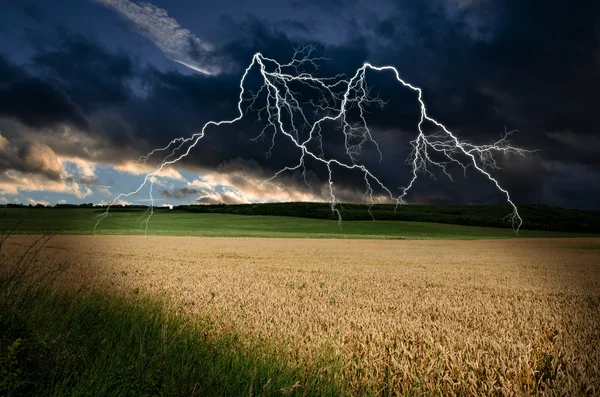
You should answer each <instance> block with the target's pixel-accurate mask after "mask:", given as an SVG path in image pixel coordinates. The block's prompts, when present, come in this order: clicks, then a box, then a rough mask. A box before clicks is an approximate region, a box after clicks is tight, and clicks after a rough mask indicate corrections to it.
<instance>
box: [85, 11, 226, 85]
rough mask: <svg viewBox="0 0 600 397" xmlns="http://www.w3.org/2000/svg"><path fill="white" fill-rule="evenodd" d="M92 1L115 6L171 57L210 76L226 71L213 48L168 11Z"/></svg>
mask: <svg viewBox="0 0 600 397" xmlns="http://www.w3.org/2000/svg"><path fill="white" fill-rule="evenodd" d="M93 1H95V2H96V3H100V4H102V5H104V6H106V7H108V8H112V9H113V10H115V11H117V12H118V13H119V14H121V15H122V16H123V17H124V18H126V19H127V20H129V21H130V22H132V24H133V26H134V28H135V29H136V31H137V32H138V33H140V34H141V35H143V36H145V37H146V38H148V39H149V40H151V41H152V42H153V43H154V44H155V45H156V46H157V47H158V48H159V49H160V50H161V51H162V52H163V53H164V54H165V55H166V56H167V57H168V58H169V59H171V60H173V61H175V62H178V63H180V64H182V65H185V66H187V67H189V68H191V69H193V70H195V71H197V72H200V73H204V74H208V75H215V74H219V73H221V72H222V71H223V60H222V59H221V57H220V56H218V55H217V54H215V51H214V47H213V46H212V45H211V44H210V43H207V42H205V41H203V40H202V39H200V38H198V37H197V36H195V35H194V34H193V33H192V32H190V31H189V30H188V29H185V28H183V27H181V25H179V23H178V22H177V21H176V20H175V19H174V18H171V17H170V16H169V15H168V13H167V11H166V10H164V9H162V8H159V7H156V6H155V5H153V4H150V3H144V2H139V3H134V2H132V1H129V0H93Z"/></svg>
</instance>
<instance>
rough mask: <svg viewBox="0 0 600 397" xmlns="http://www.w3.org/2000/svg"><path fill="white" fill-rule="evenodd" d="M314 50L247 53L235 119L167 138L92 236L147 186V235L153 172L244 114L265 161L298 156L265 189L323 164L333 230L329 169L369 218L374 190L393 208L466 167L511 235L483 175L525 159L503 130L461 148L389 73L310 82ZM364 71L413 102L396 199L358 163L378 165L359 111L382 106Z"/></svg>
mask: <svg viewBox="0 0 600 397" xmlns="http://www.w3.org/2000/svg"><path fill="white" fill-rule="evenodd" d="M314 50H315V47H313V46H306V47H301V48H297V49H296V51H295V52H294V55H293V57H292V60H291V61H290V62H288V63H285V64H281V63H279V62H277V61H276V60H274V59H271V58H268V57H265V56H264V55H262V54H261V53H255V54H254V56H253V57H252V62H251V63H250V64H249V65H248V67H247V68H246V69H245V71H244V73H243V75H242V78H241V80H240V84H239V87H240V94H239V100H238V103H237V111H238V112H237V116H236V117H234V118H232V119H230V120H221V121H209V122H207V123H206V124H205V125H204V126H203V127H202V129H201V130H200V131H199V132H197V133H195V134H193V135H191V136H189V137H187V138H183V137H180V138H175V139H173V140H172V141H171V142H169V144H168V145H166V146H165V147H163V148H159V149H155V150H153V151H151V152H150V153H148V154H146V155H145V156H141V157H140V158H139V159H138V162H142V163H146V161H147V160H149V159H150V158H151V157H153V156H156V155H157V154H158V153H163V152H166V153H167V155H166V156H165V157H163V158H162V160H161V161H160V162H159V163H158V166H156V168H155V169H154V171H152V172H149V173H148V174H147V175H146V176H145V177H144V179H143V181H142V183H141V184H140V186H139V187H138V188H137V189H135V190H133V191H131V192H128V193H121V194H119V195H118V196H116V197H115V198H114V199H113V200H112V202H111V203H110V204H109V205H108V206H107V208H106V211H104V212H103V213H102V214H100V215H99V216H98V218H97V222H96V225H95V226H94V233H95V232H96V229H97V227H98V225H99V224H100V222H101V221H102V220H103V219H105V218H106V217H107V216H108V213H109V210H110V208H111V206H112V205H114V204H115V203H117V202H118V201H119V200H120V199H123V198H125V197H130V196H132V195H137V194H138V193H139V192H140V191H141V190H142V189H143V188H144V187H147V186H148V187H149V191H150V202H151V204H150V206H149V208H148V211H147V215H146V218H145V219H144V221H143V222H142V227H144V229H145V233H147V231H148V223H149V221H150V218H151V216H152V214H153V208H154V203H153V196H152V189H153V187H154V182H155V180H156V178H157V177H159V174H160V173H161V171H163V170H164V169H165V167H168V166H170V165H173V164H175V163H177V162H178V161H180V160H181V159H183V158H184V157H186V156H188V155H189V154H190V152H191V151H192V149H193V148H194V147H195V146H196V145H197V144H198V143H199V142H200V141H201V140H202V138H203V137H204V136H205V134H206V133H207V130H208V129H209V128H210V127H219V126H222V125H225V124H234V123H236V122H237V121H240V120H241V119H242V118H243V117H244V116H245V115H246V114H247V113H248V112H249V111H255V112H256V113H257V114H258V120H259V121H262V120H265V121H266V123H265V126H264V128H263V129H262V131H261V132H260V134H259V135H258V136H256V137H255V138H253V140H257V139H265V138H266V137H267V136H268V134H269V133H270V132H271V147H270V148H269V151H268V152H267V155H270V154H271V151H272V150H273V149H274V148H275V137H276V136H277V135H283V136H284V137H285V138H286V139H288V140H289V141H290V142H291V143H292V144H293V145H294V146H295V147H296V148H297V149H298V150H299V152H300V153H299V157H298V162H297V163H296V164H295V165H293V166H286V167H284V168H282V169H280V170H279V171H277V172H276V173H275V174H274V175H273V176H272V177H271V178H269V179H267V180H266V181H270V180H273V179H275V178H277V177H278V176H279V175H281V174H282V173H284V172H287V171H297V170H301V171H302V176H303V177H304V181H305V182H306V184H307V185H308V186H309V187H310V184H309V183H308V181H307V179H306V165H305V160H306V159H313V160H315V161H316V162H318V163H321V164H323V165H324V166H325V167H326V168H327V172H328V175H329V178H328V187H329V202H330V205H331V211H332V213H334V214H335V215H337V218H338V222H340V224H341V222H342V215H341V213H340V211H339V210H338V209H337V201H336V196H335V194H334V183H333V174H334V167H341V168H345V169H348V170H355V171H358V172H360V173H362V175H363V178H364V181H365V189H366V191H365V194H364V196H363V199H364V198H366V197H368V199H369V200H370V206H369V213H371V211H370V210H371V207H372V206H373V204H374V197H373V194H374V187H378V188H380V189H382V190H383V191H384V192H385V193H386V195H388V196H389V197H390V200H392V201H393V202H395V203H396V208H397V207H398V205H400V204H404V203H405V201H404V199H405V197H406V195H407V194H408V192H409V191H410V189H411V188H412V187H413V185H414V183H415V181H416V180H417V178H418V176H419V174H428V175H430V176H432V177H433V173H432V172H431V171H430V168H431V167H437V168H439V169H441V171H442V172H444V174H445V175H446V176H447V177H448V178H450V180H453V179H452V176H451V174H450V173H449V171H448V167H449V165H451V164H454V165H457V166H459V167H461V168H462V169H463V172H464V174H465V176H466V172H467V169H468V168H469V167H471V168H473V169H474V170H476V171H477V172H479V173H480V174H482V175H483V176H484V177H485V178H487V179H488V180H489V181H490V182H491V183H492V184H493V185H495V186H496V188H497V189H498V190H499V191H500V192H501V193H502V194H503V195H505V196H506V201H507V202H508V203H509V204H510V206H511V207H512V212H511V213H510V214H508V215H507V217H506V218H505V219H506V220H508V222H509V223H510V225H511V227H512V228H513V229H515V231H516V233H517V234H518V231H519V228H520V227H521V225H522V223H523V220H522V219H521V216H520V215H519V212H518V209H517V206H516V205H515V203H514V202H513V200H512V199H511V197H510V194H509V192H508V191H507V190H506V189H504V188H503V187H502V186H501V185H500V183H499V182H498V180H497V179H496V178H494V177H493V176H492V175H491V173H490V172H491V171H493V170H496V169H498V166H497V164H496V161H495V160H494V154H495V153H504V154H514V155H520V156H525V155H526V154H527V153H530V152H532V151H530V150H525V149H521V148H517V147H514V146H511V145H510V144H509V139H508V138H509V137H510V135H511V134H512V133H513V132H514V131H506V130H505V131H504V134H503V135H502V136H501V138H500V139H499V140H498V141H496V142H494V143H493V144H489V145H474V144H472V143H469V142H466V141H461V140H460V139H459V138H458V137H457V136H456V135H455V134H454V133H452V132H451V131H450V130H449V129H448V128H447V127H446V126H445V125H444V124H442V123H441V122H439V121H437V120H436V119H434V118H433V117H431V116H429V114H428V112H427V107H426V105H425V101H424V100H423V91H422V89H421V88H419V87H417V86H414V85H412V84H410V83H408V82H406V81H405V80H404V79H402V78H401V76H400V73H399V72H398V70H397V69H396V68H395V67H393V66H374V65H372V64H371V63H368V62H365V63H364V64H363V65H362V67H360V68H359V69H358V70H356V72H355V73H354V75H352V76H351V77H349V78H348V77H346V76H345V75H337V76H333V77H316V76H315V75H314V74H313V73H309V72H307V71H306V67H308V66H310V67H312V68H314V69H317V70H318V62H319V61H322V60H324V59H325V58H322V57H313V56H312V53H313V51H314ZM252 70H257V71H258V72H259V74H260V80H261V83H262V85H261V87H260V89H259V90H258V91H256V92H252V91H250V90H248V89H246V88H245V85H246V82H247V80H248V79H249V78H248V76H249V74H250V72H251V71H252ZM367 71H372V72H380V73H385V72H388V73H391V74H392V76H393V77H394V78H395V80H396V82H397V83H399V84H400V86H402V87H404V88H407V89H410V90H411V91H413V92H414V93H416V95H417V102H418V104H419V108H420V119H419V122H418V124H417V130H418V133H417V136H416V138H415V139H413V140H412V141H410V144H411V147H412V150H411V152H410V154H409V156H408V158H407V160H406V164H407V165H409V166H410V167H411V170H412V177H411V179H410V181H409V183H408V185H406V186H405V187H400V188H399V190H400V191H399V193H397V194H394V192H393V191H392V190H391V189H390V188H388V187H387V186H386V185H385V184H384V183H382V182H381V180H380V179H379V178H377V176H376V175H375V174H374V173H373V172H372V171H371V170H369V169H368V168H367V167H366V166H365V165H363V164H361V163H360V162H359V161H358V156H359V154H360V153H361V152H362V149H363V147H364V145H365V144H367V143H372V144H373V145H374V146H375V148H376V149H377V151H378V153H379V160H380V161H381V160H382V153H381V150H380V148H379V145H378V144H377V142H376V141H375V139H374V138H373V135H372V133H371V130H370V128H369V126H368V124H367V121H366V117H365V114H366V113H368V111H367V108H368V107H369V106H379V107H383V106H385V105H386V102H384V101H383V100H381V99H379V98H378V97H372V96H371V93H370V88H369V86H368V85H367V83H366V75H367ZM292 85H294V86H297V87H298V88H301V89H303V90H305V91H307V92H308V91H310V92H311V93H312V95H310V98H311V99H309V100H304V101H303V100H301V99H300V97H301V95H300V94H298V93H297V92H296V91H294V90H293V89H292ZM263 98H264V101H265V105H264V106H263V107H262V108H258V109H257V107H256V105H257V102H258V101H259V100H262V99H263ZM315 98H316V99H315ZM245 105H246V106H245ZM306 107H309V108H310V107H312V109H313V113H314V115H319V116H320V117H317V118H316V119H314V120H312V121H310V115H307V112H306V110H305V108H306ZM352 109H355V110H357V111H358V121H350V118H349V112H350V110H352ZM323 114H324V115H323ZM326 122H332V123H337V125H338V126H339V127H338V128H339V130H341V131H342V133H343V136H344V145H345V152H346V154H347V160H345V161H342V160H338V159H335V158H327V157H326V156H325V154H324V152H323V147H322V125H323V124H324V123H326ZM426 123H429V124H431V125H432V126H434V127H435V128H437V131H436V132H434V133H431V134H426V133H425V131H424V125H425V124H426ZM303 132H304V133H305V137H304V138H301V136H302V133H303ZM306 132H307V133H306ZM311 145H315V146H316V148H317V149H316V150H315V149H311V148H310V146H311ZM169 151H170V152H169ZM434 155H435V159H434V157H433V156H434ZM439 158H441V160H440V159H439ZM266 181H265V182H266ZM371 216H373V214H371Z"/></svg>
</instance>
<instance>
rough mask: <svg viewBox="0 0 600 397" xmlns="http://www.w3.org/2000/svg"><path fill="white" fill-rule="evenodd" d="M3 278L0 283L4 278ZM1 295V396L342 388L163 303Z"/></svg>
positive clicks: (38, 293) (35, 293)
mask: <svg viewBox="0 0 600 397" xmlns="http://www.w3.org/2000/svg"><path fill="white" fill-rule="evenodd" d="M0 283H1V281H0ZM27 294H28V296H27V299H25V300H24V301H21V303H20V304H19V303H18V302H16V298H17V295H16V294H13V295H8V296H5V297H4V299H3V300H2V302H0V350H1V353H2V354H1V356H0V395H2V396H25V395H27V396H30V395H32V396H33V395H35V396H109V395H112V396H209V395H219V396H240V395H245V396H248V395H250V396H253V395H273V394H277V395H282V394H292V395H340V394H341V391H340V390H337V389H336V385H335V384H334V383H333V382H330V381H329V382H326V381H325V379H324V378H323V377H322V376H321V375H320V374H319V370H318V368H316V366H314V365H313V366H306V367H304V368H291V367H289V366H288V364H286V363H284V362H283V360H281V359H279V358H278V357H277V356H276V355H275V354H273V353H270V352H269V351H268V349H267V350H265V349H263V348H261V347H260V346H256V348H255V349H249V348H248V347H247V346H246V347H243V346H242V344H241V343H240V342H239V339H238V336H236V334H234V333H232V334H229V335H220V336H219V337H215V336H210V335H211V333H210V327H211V324H210V323H208V322H204V323H202V322H199V321H195V322H190V320H189V318H188V319H187V320H185V319H183V318H181V317H179V316H177V315H173V313H171V315H169V313H170V310H169V309H168V308H167V307H166V306H165V304H164V303H161V301H157V300H155V299H154V300H153V299H151V298H148V297H145V298H139V297H138V298H137V299H132V298H131V297H124V296H118V297H115V296H113V295H109V294H107V293H95V294H91V295H87V296H73V295H71V296H67V295H54V294H52V293H50V292H49V291H47V290H46V291H43V290H30V291H27Z"/></svg>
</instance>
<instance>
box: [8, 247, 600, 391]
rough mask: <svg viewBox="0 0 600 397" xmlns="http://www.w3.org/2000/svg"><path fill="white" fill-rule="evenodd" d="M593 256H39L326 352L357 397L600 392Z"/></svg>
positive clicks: (79, 251)
mask: <svg viewBox="0 0 600 397" xmlns="http://www.w3.org/2000/svg"><path fill="white" fill-rule="evenodd" d="M19 238H21V239H23V238H27V237H19ZM17 240H18V239H16V241H17ZM599 247H600V239H591V238H590V239H509V240H487V241H482V240H479V241H382V240H311V239H255V238H197V237H139V236H56V237H55V238H53V239H52V240H51V241H50V242H49V243H48V244H47V246H46V248H45V249H46V251H45V252H46V254H47V255H51V256H52V257H53V258H56V257H59V258H60V257H63V258H66V259H68V260H69V261H70V263H71V264H72V266H71V268H70V270H69V271H68V273H66V274H65V275H64V277H63V278H62V279H61V280H60V283H59V285H60V286H61V288H72V289H82V288H86V289H94V288H102V289H117V290H120V291H125V292H126V293H131V294H138V293H144V292H148V293H159V294H164V295H166V296H168V297H169V298H171V299H172V302H173V305H175V307H176V308H177V311H178V312H179V313H182V314H183V315H189V316H209V317H210V318H211V319H212V320H213V321H214V323H215V325H216V326H215V328H214V332H217V333H218V332H228V331H231V330H233V331H236V332H240V333H241V334H242V335H243V337H244V338H248V340H263V341H268V343H269V344H271V345H274V346H279V348H278V350H279V352H280V354H284V355H287V356H289V360H290V361H291V362H294V363H301V362H311V360H320V359H322V358H323V357H329V358H331V361H326V360H323V371H324V372H327V371H332V370H333V366H337V367H336V371H338V372H337V375H336V376H337V377H338V379H340V380H341V381H342V382H343V383H344V384H345V385H347V386H348V389H349V390H350V392H351V393H356V394H358V393H360V392H362V391H371V392H372V393H374V394H383V393H385V394H392V395H393V394H397V395H407V394H416V395H423V394H425V395H429V394H444V395H498V394H502V395H523V394H526V395H530V394H549V395H582V394H587V395H598V394H600V325H599V321H600V250H599V249H598V248H599ZM328 363H330V364H328ZM328 365H331V366H332V367H331V368H329V367H328Z"/></svg>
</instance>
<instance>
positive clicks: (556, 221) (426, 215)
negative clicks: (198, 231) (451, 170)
mask: <svg viewBox="0 0 600 397" xmlns="http://www.w3.org/2000/svg"><path fill="white" fill-rule="evenodd" d="M337 209H338V210H339V211H340V213H341V215H342V219H343V220H344V221H366V220H372V219H373V218H374V219H375V220H387V221H411V222H437V223H449V224H456V225H468V226H487V227H500V228H505V227H510V224H509V220H508V218H507V215H508V214H510V213H511V210H512V209H511V207H509V206H508V205H401V206H398V207H397V208H396V206H395V205H393V204H377V205H374V206H373V207H371V214H372V215H373V216H372V217H371V214H369V206H367V205H361V204H339V205H338V206H337ZM173 210H179V211H189V212H201V213H222V214H236V215H276V216H296V217H302V218H315V219H332V220H336V219H337V215H335V214H333V213H332V211H331V207H330V205H329V204H328V203H305V202H297V203H268V204H237V205H225V204H216V205H187V206H183V205H182V206H178V207H174V208H173ZM519 213H520V214H521V217H522V218H523V225H522V228H523V229H528V230H548V231H564V232H585V233H587V232H589V233H600V211H582V210H573V209H565V208H559V207H548V206H544V205H522V206H519Z"/></svg>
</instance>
